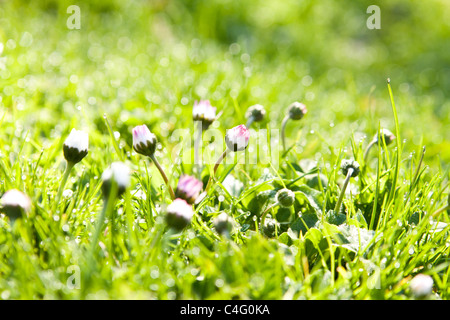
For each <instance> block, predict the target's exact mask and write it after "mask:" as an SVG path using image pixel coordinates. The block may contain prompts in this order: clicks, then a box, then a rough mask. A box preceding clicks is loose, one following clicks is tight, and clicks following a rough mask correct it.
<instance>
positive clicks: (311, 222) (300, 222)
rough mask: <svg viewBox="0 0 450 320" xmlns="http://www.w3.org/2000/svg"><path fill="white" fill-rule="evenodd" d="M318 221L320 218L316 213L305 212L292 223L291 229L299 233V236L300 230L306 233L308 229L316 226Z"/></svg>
mask: <svg viewBox="0 0 450 320" xmlns="http://www.w3.org/2000/svg"><path fill="white" fill-rule="evenodd" d="M318 221H319V218H318V217H317V215H316V214H315V213H312V212H305V213H302V214H301V215H300V216H299V217H298V218H297V219H296V220H295V221H294V222H293V223H292V225H291V229H292V231H295V232H296V233H297V236H298V235H299V234H300V231H301V232H302V233H303V234H305V233H306V232H307V231H308V229H310V228H313V227H315V226H316V224H317V222H318Z"/></svg>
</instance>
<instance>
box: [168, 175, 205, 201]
mask: <svg viewBox="0 0 450 320" xmlns="http://www.w3.org/2000/svg"><path fill="white" fill-rule="evenodd" d="M202 187H203V183H202V182H201V181H199V180H197V179H196V178H194V177H192V176H188V175H182V176H181V177H180V179H179V180H178V185H177V190H176V191H175V196H176V197H177V198H181V199H184V200H186V201H187V202H188V203H189V204H193V203H194V202H195V200H196V199H197V197H198V196H199V194H200V191H202Z"/></svg>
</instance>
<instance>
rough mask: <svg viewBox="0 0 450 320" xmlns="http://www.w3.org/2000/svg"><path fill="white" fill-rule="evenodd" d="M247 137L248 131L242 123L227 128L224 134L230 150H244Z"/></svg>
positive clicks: (248, 135) (246, 144)
mask: <svg viewBox="0 0 450 320" xmlns="http://www.w3.org/2000/svg"><path fill="white" fill-rule="evenodd" d="M249 139H250V131H248V129H247V128H246V127H245V125H243V124H241V125H239V126H237V127H234V128H232V129H229V130H227V134H226V135H225V143H226V144H227V147H228V149H230V150H231V151H242V150H244V149H245V148H247V146H248V140H249Z"/></svg>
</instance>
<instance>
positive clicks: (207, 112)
mask: <svg viewBox="0 0 450 320" xmlns="http://www.w3.org/2000/svg"><path fill="white" fill-rule="evenodd" d="M192 118H193V119H194V121H201V122H202V129H203V130H206V129H208V127H209V126H210V125H211V124H212V123H213V122H214V120H216V107H213V106H211V103H210V102H209V100H200V102H197V101H195V102H194V107H193V108H192Z"/></svg>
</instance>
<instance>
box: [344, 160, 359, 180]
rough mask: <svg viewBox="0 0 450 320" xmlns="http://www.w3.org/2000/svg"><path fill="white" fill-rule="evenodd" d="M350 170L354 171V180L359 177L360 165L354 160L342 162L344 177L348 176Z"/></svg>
mask: <svg viewBox="0 0 450 320" xmlns="http://www.w3.org/2000/svg"><path fill="white" fill-rule="evenodd" d="M349 169H353V173H352V175H351V176H352V177H353V178H354V177H356V176H358V174H359V171H360V169H359V163H358V162H356V161H354V160H347V159H344V160H342V162H341V171H342V174H343V175H344V176H346V175H347V173H348V170H349Z"/></svg>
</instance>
